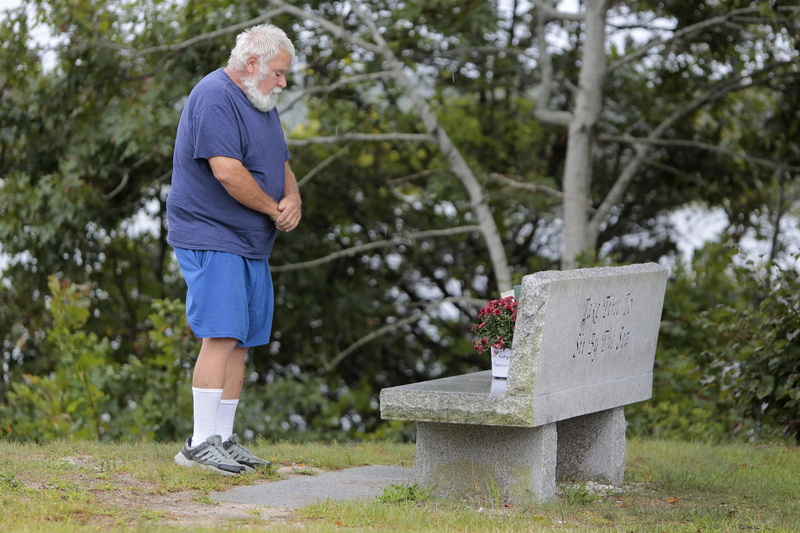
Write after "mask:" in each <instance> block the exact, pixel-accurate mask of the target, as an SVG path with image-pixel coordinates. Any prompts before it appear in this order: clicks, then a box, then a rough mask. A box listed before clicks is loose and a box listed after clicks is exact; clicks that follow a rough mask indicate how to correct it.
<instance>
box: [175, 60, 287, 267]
mask: <svg viewBox="0 0 800 533" xmlns="http://www.w3.org/2000/svg"><path fill="white" fill-rule="evenodd" d="M213 156H226V157H232V158H235V159H238V160H239V161H241V162H242V163H243V164H244V166H245V168H247V169H248V170H249V171H250V173H251V174H252V175H253V177H254V178H255V179H256V181H257V182H258V184H259V185H260V186H261V188H262V189H263V190H264V191H265V192H266V193H267V194H268V195H270V196H271V197H272V199H273V200H275V201H276V202H280V201H281V199H282V198H283V191H284V181H285V178H286V170H285V163H286V161H288V160H289V149H288V147H287V146H286V140H285V139H284V137H283V130H282V128H281V123H280V117H279V116H278V111H277V110H276V109H274V108H273V109H272V110H270V111H268V112H266V113H264V112H262V111H259V110H257V109H256V108H255V107H253V106H252V104H250V101H249V100H247V97H246V96H245V94H244V92H243V91H242V90H241V89H240V88H239V86H237V85H236V84H235V83H234V82H233V80H231V79H230V78H229V77H228V75H227V74H226V73H225V71H224V69H219V70H216V71H214V72H212V73H210V74H209V75H208V76H206V77H205V78H203V79H202V80H201V81H200V83H198V84H197V85H196V86H195V88H194V89H193V90H192V92H191V93H190V94H189V98H188V100H187V101H186V106H185V107H184V109H183V112H182V113H181V118H180V122H179V123H178V133H177V136H176V138H175V152H174V155H173V169H172V187H171V189H170V192H169V196H168V197H167V221H168V223H169V230H168V232H167V242H168V243H169V244H171V245H172V246H177V247H180V248H188V249H191V250H216V251H220V252H230V253H234V254H237V255H241V256H243V257H249V258H253V259H266V258H268V257H269V255H270V252H271V251H272V246H273V244H274V243H275V235H276V233H277V229H276V228H275V224H274V223H273V222H272V220H271V219H270V218H269V216H267V215H266V214H264V213H259V212H258V211H255V210H253V209H250V208H249V207H246V206H244V205H242V204H240V203H239V202H237V201H236V200H234V199H233V197H232V196H230V195H229V194H228V192H227V191H226V190H225V188H224V187H223V186H222V185H221V184H220V183H219V181H217V179H216V178H215V177H214V174H213V173H212V172H211V166H210V165H209V163H208V159H209V158H210V157H213Z"/></svg>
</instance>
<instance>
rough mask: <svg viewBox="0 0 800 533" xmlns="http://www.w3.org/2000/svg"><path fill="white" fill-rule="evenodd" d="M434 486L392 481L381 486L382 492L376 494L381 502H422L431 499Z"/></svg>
mask: <svg viewBox="0 0 800 533" xmlns="http://www.w3.org/2000/svg"><path fill="white" fill-rule="evenodd" d="M434 490H436V487H435V486H434V487H422V486H420V485H419V484H418V483H417V482H407V483H401V484H399V485H398V484H396V483H392V484H391V485H389V486H388V487H383V494H379V495H378V497H377V498H378V501H379V502H381V503H402V502H424V501H427V500H430V499H431V493H432V492H433V491H434Z"/></svg>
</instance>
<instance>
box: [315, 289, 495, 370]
mask: <svg viewBox="0 0 800 533" xmlns="http://www.w3.org/2000/svg"><path fill="white" fill-rule="evenodd" d="M450 302H465V303H467V304H469V305H474V306H476V307H478V306H483V305H486V302H485V301H483V300H477V299H473V298H461V297H457V296H449V297H447V298H443V299H441V300H437V301H435V302H432V303H430V304H428V305H427V306H426V307H425V308H424V309H423V310H421V311H418V312H416V313H414V314H413V315H411V316H409V317H406V318H403V319H401V320H398V321H397V322H395V323H394V324H387V325H385V326H383V327H382V328H378V329H376V330H375V331H373V332H371V333H369V334H367V335H365V336H363V337H361V338H360V339H358V340H357V341H355V342H354V343H352V344H351V345H350V346H348V347H347V348H345V349H344V350H342V351H341V352H339V353H338V354H337V355H336V357H334V358H333V360H332V361H330V362H329V363H325V371H326V372H329V371H331V370H332V369H333V368H334V367H335V366H336V365H338V364H339V363H341V362H342V361H343V360H344V359H345V358H346V357H347V356H348V355H350V354H351V353H353V352H354V351H356V350H357V349H359V348H361V347H362V346H364V345H365V344H367V343H368V342H371V341H373V340H375V339H377V338H378V337H381V336H383V335H385V334H387V333H389V332H391V331H394V330H396V329H398V328H401V327H403V326H405V325H406V324H411V323H413V322H416V321H418V320H420V319H421V318H422V317H424V316H426V315H430V314H431V313H432V312H433V311H435V310H436V309H438V308H439V307H440V306H442V305H443V304H446V303H450Z"/></svg>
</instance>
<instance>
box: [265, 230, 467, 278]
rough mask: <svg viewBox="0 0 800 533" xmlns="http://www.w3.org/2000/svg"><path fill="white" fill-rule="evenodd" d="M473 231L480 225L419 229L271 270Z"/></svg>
mask: <svg viewBox="0 0 800 533" xmlns="http://www.w3.org/2000/svg"><path fill="white" fill-rule="evenodd" d="M472 231H480V226H459V227H456V228H447V229H434V230H428V231H419V232H416V233H409V234H408V235H398V236H396V237H392V238H391V239H385V240H382V241H374V242H368V243H365V244H361V245H358V246H353V247H351V248H347V249H344V250H337V251H335V252H333V253H330V254H328V255H326V256H323V257H320V258H317V259H312V260H311V261H303V262H302V263H293V264H290V265H282V266H271V267H270V270H271V271H272V272H289V271H291V270H301V269H304V268H312V267H316V266H319V265H323V264H325V263H330V262H331V261H335V260H336V259H339V258H340V257H352V256H353V255H355V254H357V253H361V252H366V251H368V250H374V249H375V248H385V247H387V246H397V245H398V244H404V243H406V242H408V241H413V240H418V239H427V238H430V237H447V236H450V235H457V234H459V233H470V232H472Z"/></svg>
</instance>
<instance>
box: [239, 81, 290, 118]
mask: <svg viewBox="0 0 800 533" xmlns="http://www.w3.org/2000/svg"><path fill="white" fill-rule="evenodd" d="M264 78H266V75H264V76H258V75H257V76H253V77H252V78H250V79H245V80H242V85H244V94H245V96H247V99H248V100H250V103H251V104H253V107H255V108H256V109H258V110H259V111H262V112H264V113H266V112H267V111H269V110H271V109H272V108H273V107H275V105H276V104H277V103H278V98H279V97H280V94H281V91H282V90H283V89H281V88H280V87H275V88H274V89H272V90H271V91H270V92H268V93H267V94H263V93H262V92H261V91H259V90H258V84H259V83H261V81H262V80H263V79H264Z"/></svg>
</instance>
